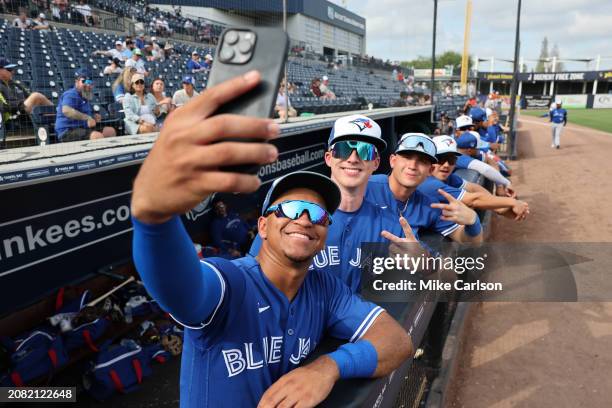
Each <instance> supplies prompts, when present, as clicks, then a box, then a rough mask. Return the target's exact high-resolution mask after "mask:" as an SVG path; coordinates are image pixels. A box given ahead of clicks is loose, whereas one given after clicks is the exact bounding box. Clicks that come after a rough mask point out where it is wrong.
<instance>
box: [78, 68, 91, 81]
mask: <svg viewBox="0 0 612 408" xmlns="http://www.w3.org/2000/svg"><path fill="white" fill-rule="evenodd" d="M74 77H75V78H76V79H78V78H83V79H91V71H90V70H89V69H87V68H79V69H77V70H76V71H74Z"/></svg>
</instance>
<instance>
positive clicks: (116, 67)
mask: <svg viewBox="0 0 612 408" xmlns="http://www.w3.org/2000/svg"><path fill="white" fill-rule="evenodd" d="M122 72H123V68H121V61H119V59H117V58H113V59H112V60H110V61H109V64H108V65H107V66H105V67H104V71H103V73H104V75H116V74H120V73H122Z"/></svg>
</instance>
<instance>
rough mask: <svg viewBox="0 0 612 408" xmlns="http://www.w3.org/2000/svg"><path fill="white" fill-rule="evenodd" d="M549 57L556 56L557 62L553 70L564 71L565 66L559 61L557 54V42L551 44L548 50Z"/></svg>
mask: <svg viewBox="0 0 612 408" xmlns="http://www.w3.org/2000/svg"><path fill="white" fill-rule="evenodd" d="M550 57H551V58H552V57H556V58H557V64H556V67H555V71H556V72H563V71H565V66H564V65H563V63H562V62H560V61H559V59H560V58H561V57H560V55H559V47H558V46H557V44H555V45H553V49H552V51H551V52H550ZM551 64H552V63H551Z"/></svg>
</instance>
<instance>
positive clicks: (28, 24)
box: [13, 9, 34, 30]
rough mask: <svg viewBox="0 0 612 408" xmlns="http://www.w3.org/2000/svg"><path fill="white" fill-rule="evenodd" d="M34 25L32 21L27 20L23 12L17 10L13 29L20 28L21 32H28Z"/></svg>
mask: <svg viewBox="0 0 612 408" xmlns="http://www.w3.org/2000/svg"><path fill="white" fill-rule="evenodd" d="M33 25H34V24H33V23H32V20H30V19H29V18H28V16H27V15H26V12H25V10H23V9H22V10H19V17H17V18H16V19H14V20H13V27H17V28H21V29H22V30H29V29H30V28H32V26H33Z"/></svg>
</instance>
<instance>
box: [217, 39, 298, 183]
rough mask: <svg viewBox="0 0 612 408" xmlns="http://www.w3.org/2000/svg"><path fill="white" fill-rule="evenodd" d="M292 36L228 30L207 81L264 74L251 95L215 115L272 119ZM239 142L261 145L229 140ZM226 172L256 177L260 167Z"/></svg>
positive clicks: (233, 167) (221, 80)
mask: <svg viewBox="0 0 612 408" xmlns="http://www.w3.org/2000/svg"><path fill="white" fill-rule="evenodd" d="M288 50H289V36H288V35H287V33H285V32H284V31H283V30H282V29H280V28H272V27H249V28H226V29H225V30H224V31H223V32H222V33H221V38H220V40H219V45H218V46H217V51H216V55H215V59H214V62H213V66H212V69H211V71H210V75H209V78H208V84H207V87H209V86H214V85H217V84H219V83H221V82H224V81H226V80H228V79H231V78H234V77H236V76H239V75H243V74H245V73H247V72H248V71H251V70H258V71H259V72H260V73H261V82H260V83H259V85H258V86H257V87H255V88H254V89H252V90H251V91H249V92H248V93H246V94H244V95H241V96H239V97H238V98H236V99H234V100H232V101H230V102H228V103H227V104H225V105H223V106H222V107H220V108H219V109H218V110H217V111H216V112H215V114H221V113H232V114H238V115H245V116H255V117H259V118H272V117H273V114H274V105H275V104H276V97H277V94H278V88H279V86H280V83H281V80H282V77H283V73H284V67H285V62H286V60H287V52H288ZM226 140H232V141H237V142H245V143H248V142H260V141H261V140H260V139H226ZM222 170H224V171H231V172H237V173H249V174H256V173H257V172H258V171H259V165H257V164H253V165H241V166H226V167H223V168H222Z"/></svg>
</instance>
